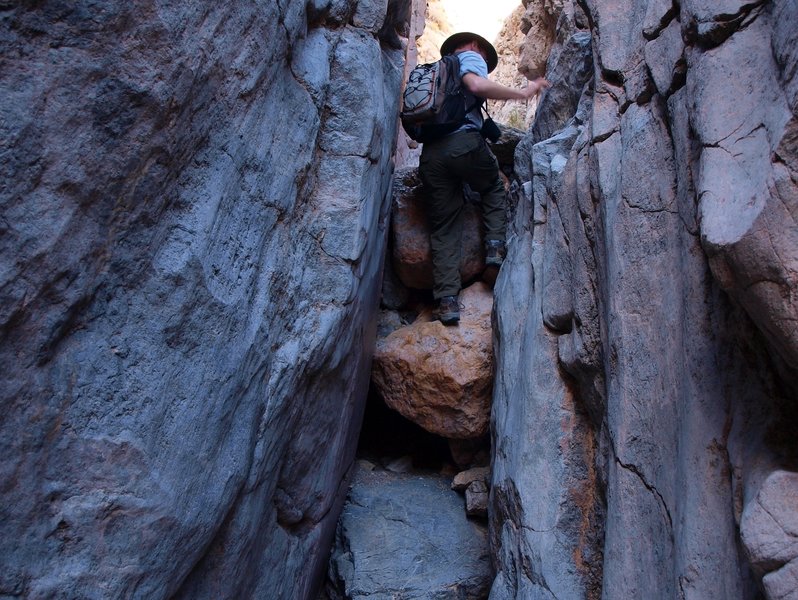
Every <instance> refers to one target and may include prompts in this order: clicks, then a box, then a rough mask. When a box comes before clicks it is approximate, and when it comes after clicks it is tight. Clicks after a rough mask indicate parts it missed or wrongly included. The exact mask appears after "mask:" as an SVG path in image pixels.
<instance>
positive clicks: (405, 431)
mask: <svg viewBox="0 0 798 600" xmlns="http://www.w3.org/2000/svg"><path fill="white" fill-rule="evenodd" d="M357 457H358V458H360V459H365V460H368V461H369V462H372V463H374V464H376V465H378V466H380V467H382V468H387V467H388V466H389V465H390V464H391V463H393V462H394V461H396V460H399V459H401V458H403V457H410V460H411V461H412V468H413V469H418V470H420V471H436V472H440V471H442V470H453V469H455V466H454V462H453V460H452V458H451V453H450V452H449V444H448V441H447V440H446V439H444V438H442V437H440V436H437V435H434V434H432V433H429V432H428V431H425V430H424V429H422V428H421V427H419V426H418V425H416V424H415V423H413V422H412V421H409V420H408V419H406V418H404V417H403V416H402V415H400V414H399V413H398V412H396V411H395V410H392V409H391V408H389V407H388V406H387V405H386V404H385V401H384V400H383V399H382V398H381V397H380V395H379V393H378V392H377V391H375V390H374V389H371V390H369V395H368V400H367V402H366V413H365V416H364V417H363V427H362V429H361V431H360V439H359V441H358V447H357Z"/></svg>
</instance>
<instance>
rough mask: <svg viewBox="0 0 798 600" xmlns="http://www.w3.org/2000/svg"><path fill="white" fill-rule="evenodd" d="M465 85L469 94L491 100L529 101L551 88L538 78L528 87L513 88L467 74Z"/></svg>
mask: <svg viewBox="0 0 798 600" xmlns="http://www.w3.org/2000/svg"><path fill="white" fill-rule="evenodd" d="M463 85H465V87H466V89H468V91H469V92H471V93H472V94H474V95H475V96H478V97H480V98H486V99H490V100H529V99H530V98H532V97H533V96H535V95H536V94H537V93H538V92H540V91H541V90H544V89H546V88H547V87H549V85H550V84H549V82H548V81H546V80H545V79H543V78H542V77H538V78H537V79H535V80H533V81H530V82H529V84H528V85H527V86H526V87H523V88H518V89H516V88H511V87H507V86H504V85H501V84H500V83H495V82H493V81H491V80H490V79H486V78H485V77H480V76H479V75H477V74H476V73H466V74H465V75H463Z"/></svg>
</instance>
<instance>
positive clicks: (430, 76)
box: [400, 54, 480, 143]
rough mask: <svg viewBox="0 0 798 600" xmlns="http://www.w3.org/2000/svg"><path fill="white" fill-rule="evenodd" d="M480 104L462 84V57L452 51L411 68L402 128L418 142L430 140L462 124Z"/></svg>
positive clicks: (403, 99) (405, 96) (404, 99)
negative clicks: (432, 61) (469, 102)
mask: <svg viewBox="0 0 798 600" xmlns="http://www.w3.org/2000/svg"><path fill="white" fill-rule="evenodd" d="M469 98H470V99H471V100H472V101H471V105H470V106H468V99H469ZM479 104H480V101H479V100H477V98H476V97H475V96H473V95H472V94H471V93H470V92H468V90H466V89H465V88H463V86H462V84H461V81H460V59H459V58H458V57H457V55H456V54H449V55H447V56H444V57H443V58H441V59H440V60H439V61H436V62H434V63H428V64H422V65H417V66H416V67H415V68H414V69H413V70H412V71H410V76H409V77H408V79H407V85H406V86H405V91H404V94H403V96H402V113H401V115H400V117H401V120H402V127H404V130H405V131H406V132H407V135H409V136H410V137H411V138H412V139H414V140H416V141H417V142H422V143H423V142H429V141H432V140H435V139H438V138H441V137H443V136H445V135H447V134H449V133H451V132H453V131H454V130H455V129H458V128H459V127H460V126H462V125H463V124H464V123H465V120H466V115H467V114H468V113H469V112H470V111H471V110H473V109H474V108H475V107H476V106H477V105H479Z"/></svg>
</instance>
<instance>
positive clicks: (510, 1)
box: [441, 0, 521, 42]
mask: <svg viewBox="0 0 798 600" xmlns="http://www.w3.org/2000/svg"><path fill="white" fill-rule="evenodd" d="M441 4H443V6H444V8H445V9H446V14H447V15H448V17H449V20H450V21H451V23H452V27H453V29H454V31H472V32H474V33H478V34H479V35H481V36H482V37H484V38H485V39H487V40H489V41H491V42H492V41H493V40H494V39H495V38H496V36H497V35H498V34H499V30H500V29H501V27H502V23H503V22H504V20H505V19H506V18H507V17H508V16H509V15H510V13H511V12H513V10H514V9H515V8H516V7H517V6H519V5H520V4H521V0H441Z"/></svg>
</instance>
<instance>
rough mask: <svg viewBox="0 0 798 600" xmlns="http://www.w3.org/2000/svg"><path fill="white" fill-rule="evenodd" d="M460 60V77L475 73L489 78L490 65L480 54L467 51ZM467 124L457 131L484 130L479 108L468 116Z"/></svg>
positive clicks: (459, 56) (461, 54)
mask: <svg viewBox="0 0 798 600" xmlns="http://www.w3.org/2000/svg"><path fill="white" fill-rule="evenodd" d="M457 57H458V58H459V59H460V77H461V78H462V77H463V76H465V74H466V73H474V74H475V75H479V76H480V77H485V78H487V77H488V63H486V62H485V59H484V58H482V56H481V55H480V54H479V53H478V52H474V51H473V50H466V51H465V52H460V53H458V54H457ZM466 119H467V121H468V122H467V123H466V124H465V125H463V126H462V127H460V128H458V129H457V131H466V130H468V129H476V130H480V129H482V111H481V110H480V108H479V106H477V107H476V108H475V109H474V110H472V111H471V112H469V113H468V115H466Z"/></svg>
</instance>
